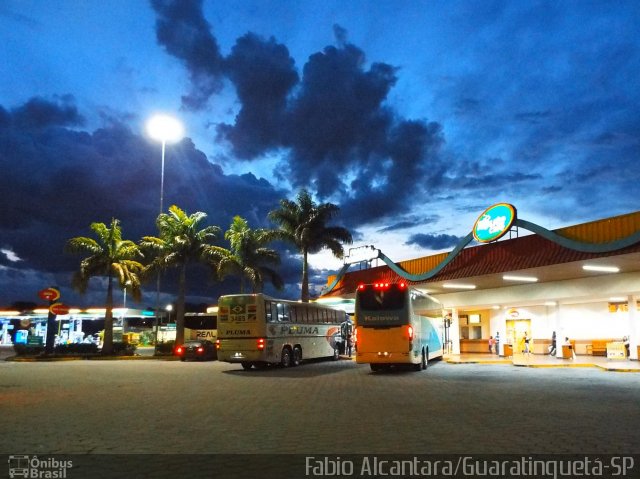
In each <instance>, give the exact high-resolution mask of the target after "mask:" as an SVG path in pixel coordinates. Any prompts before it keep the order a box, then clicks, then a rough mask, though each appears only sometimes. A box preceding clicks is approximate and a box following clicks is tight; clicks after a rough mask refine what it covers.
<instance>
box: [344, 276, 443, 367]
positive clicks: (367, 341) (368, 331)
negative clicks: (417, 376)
mask: <svg viewBox="0 0 640 479" xmlns="http://www.w3.org/2000/svg"><path fill="white" fill-rule="evenodd" d="M417 312H419V313H420V314H417ZM355 314H356V325H357V327H356V362H357V363H360V364H369V365H370V367H371V370H372V371H380V370H382V369H388V368H390V367H398V366H403V365H408V366H410V367H412V368H413V369H414V370H416V371H420V370H422V369H427V364H428V362H429V361H430V360H432V359H436V358H442V354H443V349H442V341H441V337H442V331H443V315H442V305H441V304H440V303H439V302H438V301H437V300H435V299H434V298H432V297H431V296H428V295H426V294H423V293H420V292H419V291H417V290H413V289H411V288H409V287H408V286H407V284H406V283H403V282H401V283H374V284H361V285H359V286H358V288H357V290H356V304H355Z"/></svg>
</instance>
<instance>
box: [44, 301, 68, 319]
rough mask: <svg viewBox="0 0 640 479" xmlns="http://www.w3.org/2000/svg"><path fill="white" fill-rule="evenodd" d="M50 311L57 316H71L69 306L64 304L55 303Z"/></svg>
mask: <svg viewBox="0 0 640 479" xmlns="http://www.w3.org/2000/svg"><path fill="white" fill-rule="evenodd" d="M49 311H51V312H52V313H53V314H55V315H56V316H57V315H60V316H63V315H65V314H69V306H67V305H66V304H62V303H54V304H52V305H51V307H50V308H49Z"/></svg>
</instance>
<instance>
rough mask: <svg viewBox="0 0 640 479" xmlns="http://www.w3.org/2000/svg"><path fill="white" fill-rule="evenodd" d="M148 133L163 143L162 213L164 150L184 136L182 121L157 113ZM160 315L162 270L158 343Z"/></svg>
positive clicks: (161, 175) (162, 170) (161, 199)
mask: <svg viewBox="0 0 640 479" xmlns="http://www.w3.org/2000/svg"><path fill="white" fill-rule="evenodd" d="M147 133H148V134H149V136H150V137H151V138H153V139H154V140H156V141H159V142H161V143H162V163H161V168H160V214H162V213H163V209H164V205H163V201H164V152H165V149H166V145H167V143H177V142H178V141H180V140H181V139H182V137H183V136H184V128H183V127H182V123H180V122H179V121H178V120H176V119H175V118H173V117H170V116H167V115H155V116H153V117H152V118H151V119H150V120H149V121H148V122H147ZM159 315H160V272H159V271H158V281H157V290H156V343H157V342H158V341H157V340H158V320H159V319H158V316H159Z"/></svg>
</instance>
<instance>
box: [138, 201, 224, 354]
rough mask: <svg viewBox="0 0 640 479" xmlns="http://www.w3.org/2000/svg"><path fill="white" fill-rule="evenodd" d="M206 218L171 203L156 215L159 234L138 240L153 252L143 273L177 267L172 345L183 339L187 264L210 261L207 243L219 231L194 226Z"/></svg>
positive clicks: (145, 248) (144, 247)
mask: <svg viewBox="0 0 640 479" xmlns="http://www.w3.org/2000/svg"><path fill="white" fill-rule="evenodd" d="M206 217H207V215H206V213H202V212H200V211H198V212H196V213H193V214H192V215H187V213H185V212H184V211H183V210H181V209H180V208H178V207H177V206H176V205H173V206H171V207H170V208H169V213H161V214H160V215H158V219H157V220H156V225H157V226H158V232H159V236H158V237H155V236H145V237H144V238H142V240H141V241H140V246H142V248H143V249H144V250H149V251H152V252H153V253H155V257H154V259H153V261H152V262H151V263H150V264H149V266H148V267H147V269H146V272H147V273H150V272H157V271H159V270H164V269H167V268H172V267H177V268H179V276H178V277H179V279H178V301H177V305H176V344H178V343H182V342H184V303H185V295H186V294H185V290H186V284H187V265H188V264H189V263H191V262H194V261H195V262H206V263H209V262H210V258H211V256H212V255H211V249H212V248H213V245H211V242H212V241H213V240H215V239H216V237H217V236H218V234H219V233H220V228H219V227H217V226H207V227H205V228H202V229H198V228H199V227H200V224H201V223H202V221H203V220H204V219H205V218H206Z"/></svg>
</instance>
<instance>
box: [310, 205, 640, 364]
mask: <svg viewBox="0 0 640 479" xmlns="http://www.w3.org/2000/svg"><path fill="white" fill-rule="evenodd" d="M367 248H368V250H367V253H369V255H370V256H369V257H367V258H364V259H362V260H361V259H358V260H356V261H351V262H349V263H348V264H345V267H344V268H343V269H342V270H341V271H340V272H339V274H338V275H336V276H332V277H330V278H328V281H327V287H326V288H325V292H324V294H323V295H322V298H321V300H322V301H336V300H338V299H340V300H346V299H349V298H353V297H354V292H355V289H356V287H357V285H358V284H360V283H371V282H375V281H385V282H397V281H401V280H403V281H409V282H410V284H411V285H412V286H413V287H415V288H417V289H420V290H422V291H424V292H426V293H428V294H431V295H432V296H434V297H435V298H437V299H438V300H440V301H441V302H442V304H443V306H444V308H445V312H446V314H447V315H448V319H450V325H451V326H450V328H449V331H448V336H447V338H448V339H449V340H450V344H449V346H450V348H451V352H452V353H454V354H459V353H467V352H478V353H488V340H489V338H490V337H491V336H493V337H496V336H498V337H499V338H500V342H499V347H500V354H501V355H505V352H506V353H507V355H509V352H510V350H513V351H514V352H519V351H521V350H522V348H523V339H524V336H525V334H526V335H528V336H529V337H530V338H531V340H532V341H531V349H532V352H533V353H534V354H548V352H549V346H550V345H551V340H552V336H553V333H554V332H555V336H556V344H557V348H556V351H557V354H558V355H561V354H562V348H561V347H560V346H561V345H562V343H563V342H564V340H565V338H570V341H572V342H573V345H574V347H575V351H576V353H577V354H579V355H581V354H582V355H587V354H589V355H591V354H592V355H599V354H606V345H607V344H610V343H612V342H613V341H617V342H621V341H622V339H623V338H624V337H627V338H629V346H630V348H629V349H630V356H631V358H632V359H637V358H638V357H637V345H638V335H639V334H640V326H638V318H639V313H638V299H639V298H640V212H635V213H630V214H626V215H622V216H616V217H612V218H606V219H602V220H598V221H592V222H589V223H584V224H579V225H574V226H570V227H566V228H560V229H557V230H553V231H550V230H547V229H545V228H543V227H541V226H539V225H536V224H534V223H531V222H528V221H526V220H523V219H520V218H517V213H516V209H515V208H514V207H513V206H512V205H508V204H505V203H500V204H498V205H494V206H492V207H490V208H487V210H485V211H484V212H483V213H482V214H481V215H480V216H479V217H478V220H477V221H476V223H475V224H474V225H473V229H472V231H471V232H470V233H469V234H468V235H467V236H466V237H465V238H464V239H463V240H462V241H461V242H460V244H459V245H458V246H457V247H456V248H455V249H454V250H452V251H451V252H449V253H441V254H436V255H431V256H426V257H422V258H417V259H413V260H408V261H402V262H399V263H394V262H392V261H391V260H390V259H389V258H388V257H386V256H385V255H384V253H383V252H381V251H379V250H376V249H375V248H373V247H370V246H369V247H367ZM373 258H376V260H377V261H378V262H380V261H381V262H383V263H384V265H383V266H376V267H371V268H369V267H367V268H365V269H360V270H358V271H351V270H353V269H355V267H360V268H362V265H363V264H370V262H371V259H373ZM367 262H368V263H367ZM354 266H355V267H354ZM356 320H357V318H356ZM505 345H506V346H507V348H506V349H505Z"/></svg>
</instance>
